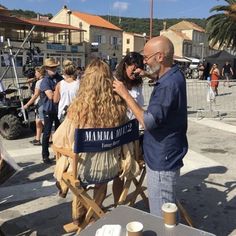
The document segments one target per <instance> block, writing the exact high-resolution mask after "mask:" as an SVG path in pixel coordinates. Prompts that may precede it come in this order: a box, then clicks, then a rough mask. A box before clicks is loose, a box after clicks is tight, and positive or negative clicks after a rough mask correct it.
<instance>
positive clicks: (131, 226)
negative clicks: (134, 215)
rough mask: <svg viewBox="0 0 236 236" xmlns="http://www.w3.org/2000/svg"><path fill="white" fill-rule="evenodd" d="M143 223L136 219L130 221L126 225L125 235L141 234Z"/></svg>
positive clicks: (139, 235) (134, 235)
mask: <svg viewBox="0 0 236 236" xmlns="http://www.w3.org/2000/svg"><path fill="white" fill-rule="evenodd" d="M142 235H143V224H142V223H141V222H138V221H132V222H130V223H128V224H127V225H126V236H142Z"/></svg>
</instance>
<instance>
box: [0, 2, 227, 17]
mask: <svg viewBox="0 0 236 236" xmlns="http://www.w3.org/2000/svg"><path fill="white" fill-rule="evenodd" d="M150 2H151V1H150V0H0V4H1V5H3V6H5V7H7V8H8V9H10V10H12V9H22V10H32V11H35V12H39V13H42V14H47V13H51V14H53V15H55V14H56V13H57V12H58V11H59V10H60V9H61V8H62V7H63V6H64V5H67V7H68V8H69V9H70V10H72V11H80V12H85V13H90V14H95V15H112V16H120V17H138V18H149V17H150ZM153 5H154V8H153V17H154V18H159V19H164V18H207V17H208V16H210V15H211V14H212V13H210V12H209V10H210V9H211V8H212V7H213V6H216V5H226V2H225V1H224V0H153Z"/></svg>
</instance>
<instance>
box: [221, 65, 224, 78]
mask: <svg viewBox="0 0 236 236" xmlns="http://www.w3.org/2000/svg"><path fill="white" fill-rule="evenodd" d="M224 70H225V68H224V67H223V69H222V72H221V75H222V76H224Z"/></svg>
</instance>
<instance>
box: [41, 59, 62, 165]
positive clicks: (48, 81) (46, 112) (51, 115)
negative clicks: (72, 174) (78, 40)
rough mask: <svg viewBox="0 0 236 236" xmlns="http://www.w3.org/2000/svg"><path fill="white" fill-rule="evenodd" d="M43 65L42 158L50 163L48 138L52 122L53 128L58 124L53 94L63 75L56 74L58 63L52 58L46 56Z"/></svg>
mask: <svg viewBox="0 0 236 236" xmlns="http://www.w3.org/2000/svg"><path fill="white" fill-rule="evenodd" d="M43 65H44V67H45V70H46V76H45V77H44V78H43V81H42V82H41V85H40V91H41V93H40V98H41V100H42V102H43V116H44V131H43V139H42V158H43V162H44V163H46V164H50V163H51V159H50V158H49V150H48V148H49V138H50V134H51V131H52V126H53V123H54V125H55V129H57V127H58V126H59V125H60V122H59V120H58V118H57V113H58V104H56V103H54V102H53V95H54V91H55V87H56V85H57V83H58V82H59V81H61V80H63V77H62V76H61V75H59V74H58V72H57V67H58V66H59V65H60V63H59V62H57V61H56V60H55V59H54V58H47V59H45V60H44V64H43Z"/></svg>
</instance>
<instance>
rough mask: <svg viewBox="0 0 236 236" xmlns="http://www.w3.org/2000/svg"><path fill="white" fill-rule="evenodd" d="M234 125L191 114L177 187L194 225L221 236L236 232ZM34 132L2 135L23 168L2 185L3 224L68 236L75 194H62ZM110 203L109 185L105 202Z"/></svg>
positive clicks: (22, 231) (17, 230) (21, 231)
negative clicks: (9, 138)
mask: <svg viewBox="0 0 236 236" xmlns="http://www.w3.org/2000/svg"><path fill="white" fill-rule="evenodd" d="M235 125H236V121H235V120H226V119H224V120H222V121H220V120H214V121H212V120H210V119H206V118H204V119H202V120H196V119H195V118H190V119H189V130H188V139H189V146H190V150H189V152H188V154H187V156H186V158H185V159H184V160H185V161H184V162H185V166H184V168H183V169H182V171H181V180H180V185H179V188H178V198H179V200H180V202H181V203H182V205H183V206H184V207H185V209H186V210H187V211H188V213H189V215H190V216H191V218H192V220H193V222H194V224H195V226H196V227H197V228H200V229H203V230H206V231H209V232H212V233H215V234H216V235H222V236H224V235H236V218H235V210H236V207H235V206H236V197H235V196H236V188H235V187H236V177H235V173H236V165H235V163H236V161H235V153H236V146H235V137H236V130H235V129H236V128H235V127H236V126H235ZM32 136H33V134H32V133H31V132H30V131H26V132H24V136H23V137H22V138H21V139H18V140H14V141H7V140H3V142H4V145H5V147H6V148H7V150H8V151H9V153H10V154H11V155H12V156H13V157H14V158H15V160H16V161H17V162H18V164H19V165H20V166H21V167H22V168H23V170H22V171H21V172H20V173H18V174H17V175H15V176H14V177H13V178H12V179H10V180H9V181H8V182H7V183H5V184H4V185H2V186H1V188H0V225H1V228H2V230H3V231H4V232H5V233H6V235H7V236H11V235H12V236H13V235H14V236H15V235H28V236H29V235H40V236H41V235H42V236H43V235H45V236H46V235H47V236H48V235H53V236H57V235H58V236H59V235H66V234H65V233H64V231H63V228H62V225H63V224H65V223H68V222H70V220H71V218H70V214H71V210H70V199H71V195H68V198H67V199H60V198H59V197H58V195H57V189H56V188H55V185H54V183H55V180H54V179H53V175H52V173H53V166H47V165H45V164H43V163H42V162H41V156H40V152H41V148H40V147H34V146H32V145H31V144H30V143H29V140H31V139H32ZM111 202H112V196H111V195H110V188H109V193H108V198H107V199H106V202H105V204H109V203H111ZM137 207H138V208H141V209H142V208H143V205H142V202H139V204H138V205H137ZM144 210H146V209H144ZM183 223H184V222H183Z"/></svg>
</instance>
